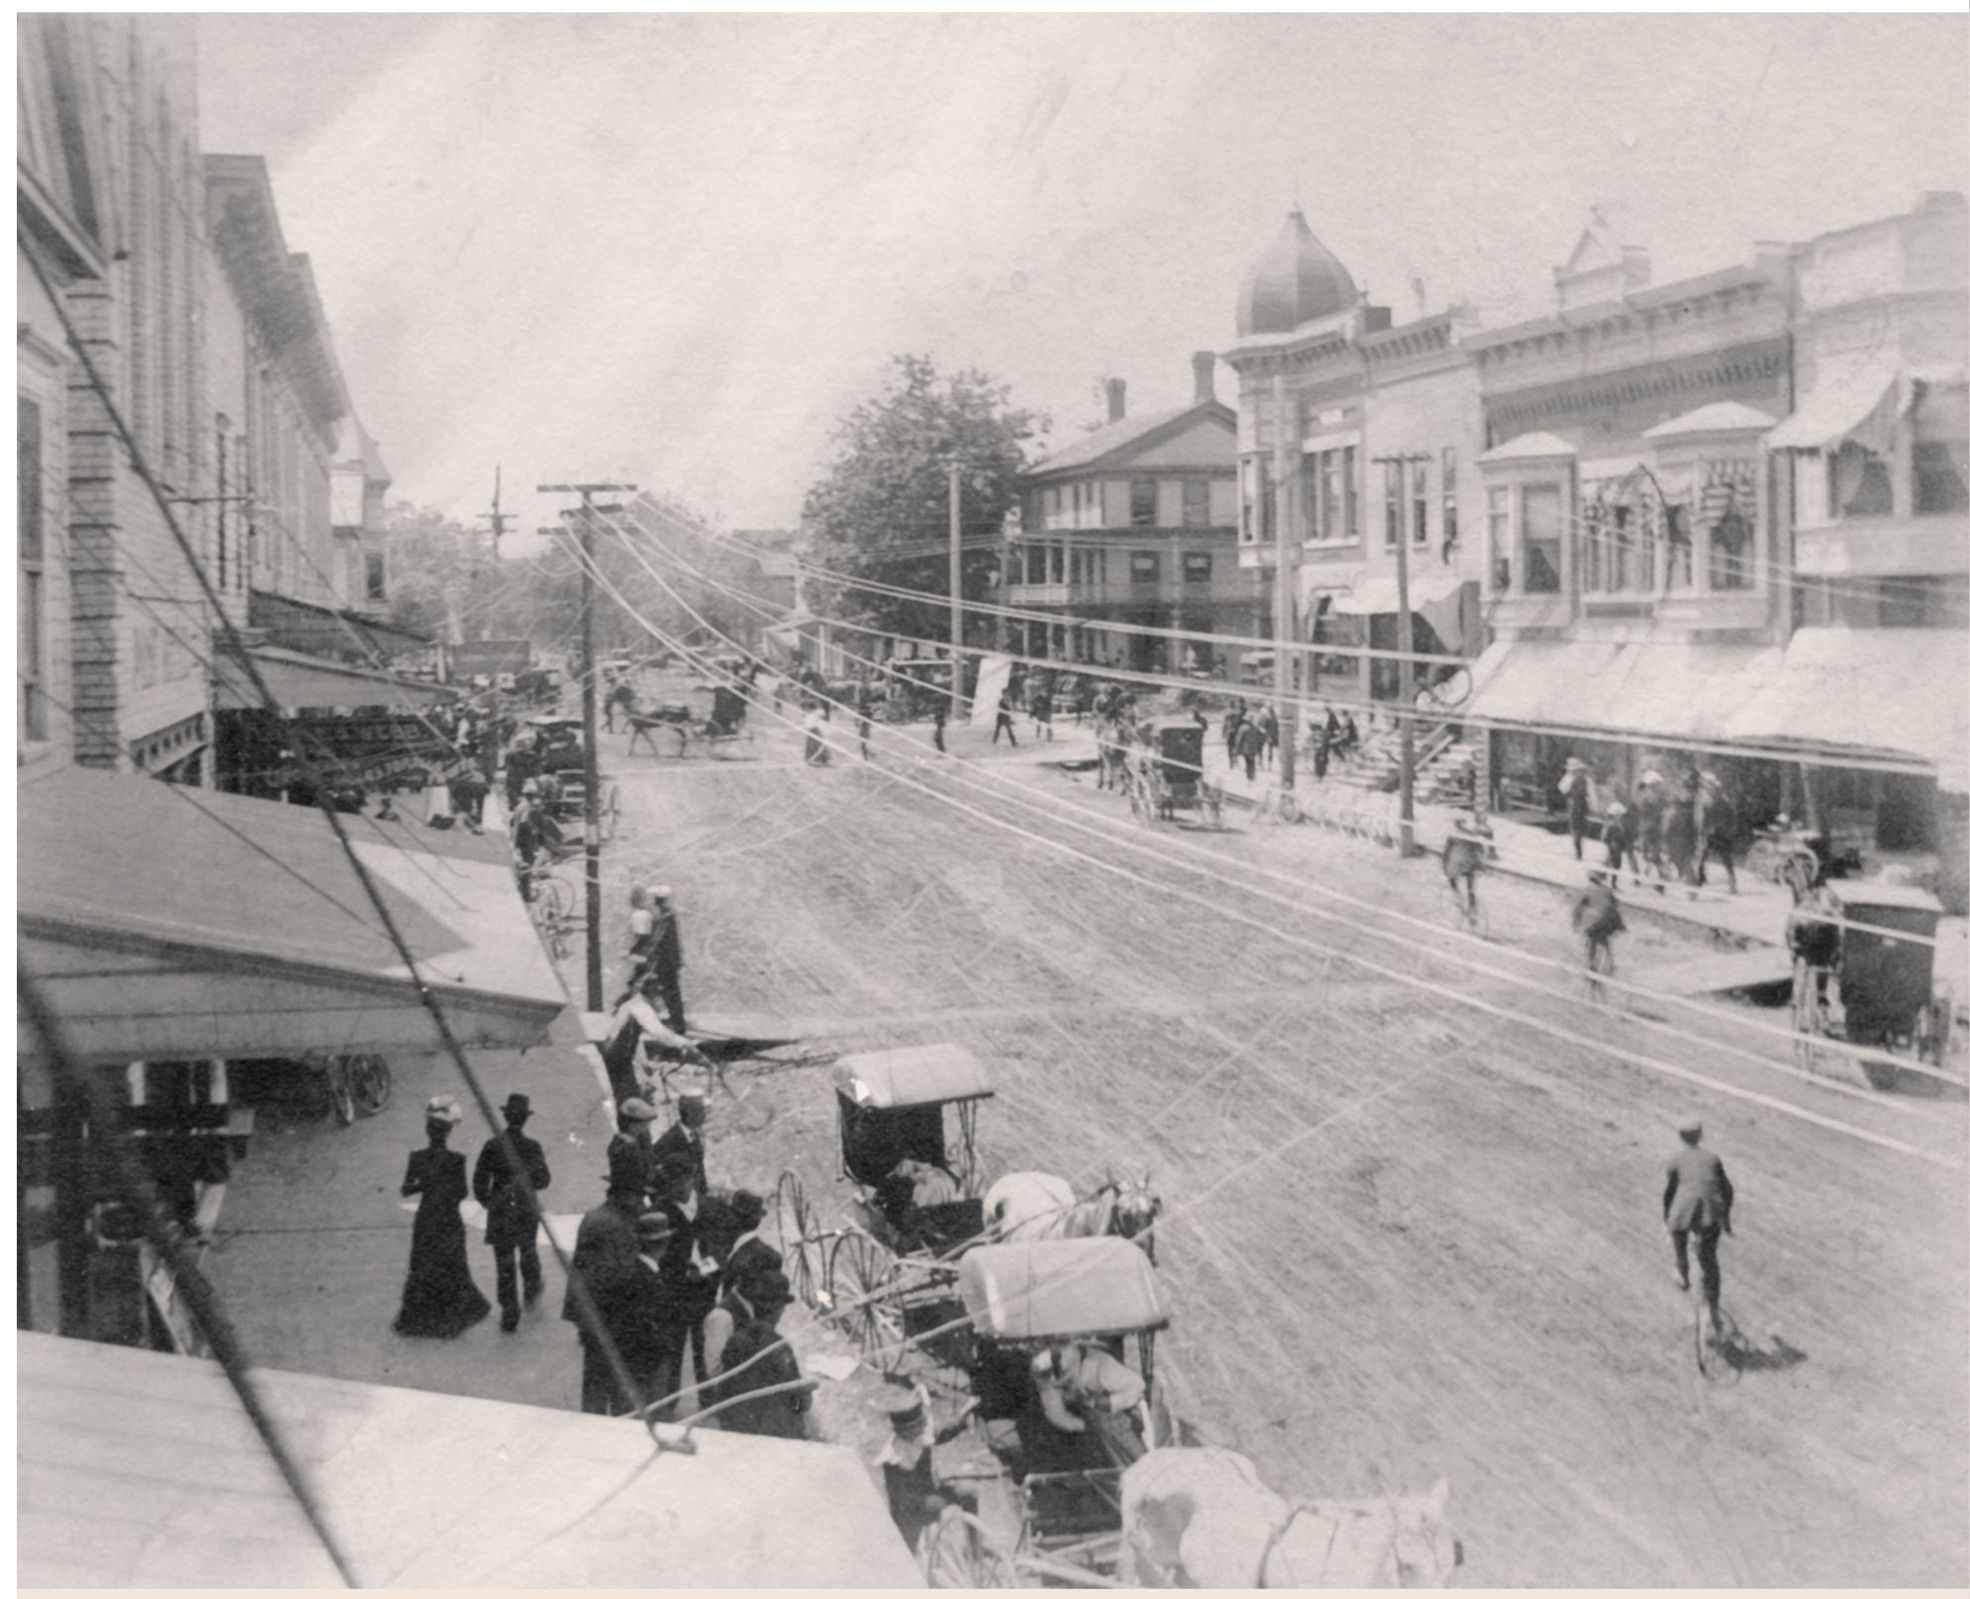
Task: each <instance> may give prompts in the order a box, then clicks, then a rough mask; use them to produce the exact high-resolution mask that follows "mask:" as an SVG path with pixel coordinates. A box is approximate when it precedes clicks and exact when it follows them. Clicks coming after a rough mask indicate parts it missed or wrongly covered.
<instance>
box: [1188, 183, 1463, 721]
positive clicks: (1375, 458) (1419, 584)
mask: <svg viewBox="0 0 1970 1599" xmlns="http://www.w3.org/2000/svg"><path fill="white" fill-rule="evenodd" d="M1417 289H1418V296H1419V301H1420V289H1421V286H1420V285H1418V286H1417ZM1467 323H1468V319H1467V317H1466V315H1465V313H1464V312H1463V311H1462V310H1461V309H1460V308H1457V307H1450V308H1447V309H1444V310H1441V311H1437V312H1434V313H1431V312H1429V311H1428V309H1427V307H1426V306H1424V305H1423V304H1421V303H1419V304H1418V307H1417V315H1416V317H1415V318H1414V319H1413V320H1411V321H1408V322H1404V323H1401V324H1397V323H1396V321H1395V318H1394V316H1393V314H1392V313H1391V311H1390V310H1389V308H1388V307H1386V306H1380V305H1376V304H1374V303H1373V302H1372V301H1371V300H1370V299H1369V297H1368V295H1367V294H1366V292H1364V291H1363V290H1362V289H1361V288H1360V287H1359V286H1358V285H1357V283H1356V281H1355V278H1354V275H1353V274H1352V273H1351V272H1350V271H1349V270H1348V268H1347V266H1346V265H1345V264H1344V263H1343V262H1342V260H1341V259H1340V257H1339V256H1337V255H1336V254H1335V253H1334V252H1333V251H1332V250H1330V249H1329V248H1328V247H1327V246H1326V245H1325V244H1323V243H1322V242H1321V241H1320V240H1319V239H1318V238H1316V237H1315V236H1314V232H1313V229H1312V228H1311V227H1309V226H1308V225H1307V220H1306V217H1305V215H1304V214H1303V213H1302V212H1301V211H1300V210H1299V208H1298V207H1297V206H1296V207H1294V208H1293V209H1292V210H1291V211H1289V212H1288V213H1287V216H1286V221H1285V224H1284V226H1282V227H1281V228H1280V230H1279V232H1278V233H1277V234H1276V235H1275V236H1274V238H1273V239H1272V241H1271V243H1269V244H1268V245H1267V246H1266V247H1265V249H1264V250H1263V251H1261V252H1260V254H1259V255H1258V257H1257V258H1256V259H1255V260H1254V261H1253V263H1252V265H1251V268H1250V269H1249V270H1248V271H1247V273H1246V275H1245V279H1244V282H1243V283H1242V284H1241V285H1240V287H1239V291H1238V306H1237V328H1238V341H1237V343H1236V344H1234V345H1233V346H1232V347H1231V349H1229V350H1227V351H1225V352H1224V358H1225V360H1226V362H1227V363H1228V364H1229V365H1230V366H1231V368H1232V370H1233V371H1235V372H1236V373H1237V374H1238V458H1239V529H1238V534H1239V558H1240V561H1241V563H1242V564H1243V565H1245V566H1246V567H1248V568H1251V569H1254V570H1256V571H1257V572H1259V573H1260V574H1261V581H1262V583H1263V584H1264V585H1265V587H1266V594H1267V604H1266V605H1265V607H1264V613H1265V618H1266V626H1267V629H1268V632H1269V631H1270V629H1271V627H1272V625H1273V623H1272V619H1273V614H1274V613H1273V605H1272V601H1271V594H1272V592H1273V590H1272V584H1273V582H1274V581H1275V576H1274V574H1275V572H1276V569H1277V567H1278V564H1279V550H1280V543H1279V534H1280V532H1281V530H1282V523H1283V526H1284V530H1285V532H1286V533H1287V540H1286V546H1287V548H1288V549H1289V550H1290V552H1291V554H1290V557H1289V564H1290V565H1291V567H1292V571H1291V572H1290V573H1289V574H1288V577H1287V582H1288V583H1289V584H1290V585H1291V588H1292V602H1293V623H1292V631H1293V634H1294V636H1295V637H1296V638H1299V639H1301V640H1312V641H1319V642H1331V643H1334V644H1336V645H1337V646H1343V647H1352V652H1351V653H1335V654H1333V655H1322V656H1320V657H1318V659H1317V666H1315V667H1313V668H1309V669H1307V670H1306V671H1305V673H1304V675H1303V677H1302V680H1301V685H1300V686H1301V687H1302V689H1305V690H1309V691H1313V692H1319V693H1322V694H1326V693H1329V692H1331V693H1332V695H1333V696H1334V697H1335V698H1336V699H1342V700H1345V699H1369V700H1386V699H1391V698H1393V697H1394V696H1395V694H1396V692H1397V687H1398V683H1397V673H1396V663H1395V661H1394V659H1393V658H1390V657H1380V658H1374V657H1364V655H1363V654H1362V653H1361V652H1362V651H1363V650H1364V649H1375V650H1394V649H1395V648H1396V644H1397V638H1396V629H1397V619H1396V608H1397V607H1396V570H1395V568H1396V558H1397V554H1398V551H1402V552H1404V553H1406V554H1407V555H1408V556H1409V565H1410V587H1411V604H1412V607H1413V609H1414V612H1415V628H1414V647H1415V648H1416V649H1417V650H1419V651H1425V652H1429V653H1433V654H1443V655H1448V656H1461V655H1465V654H1469V653H1474V652H1475V650H1476V649H1477V648H1478V647H1479V646H1480V645H1481V643H1482V641H1481V639H1480V638H1479V637H1478V631H1479V628H1478V617H1477V591H1476V579H1477V576H1478V572H1477V568H1476V565H1475V562H1471V563H1469V564H1468V569H1467V562H1466V557H1465V549H1464V543H1463V541H1462V540H1461V539H1460V537H1459V526H1458V511H1457V472H1458V467H1459V464H1460V463H1465V464H1468V462H1469V461H1470V460H1471V458H1472V457H1473V456H1474V455H1475V454H1476V453H1477V448H1478V441H1479V439H1480V437H1481V435H1480V432H1479V428H1480V420H1481V418H1480V412H1479V408H1478V403H1477V386H1476V382H1475V378H1474V376H1473V374H1472V372H1471V369H1470V363H1469V362H1468V360H1467V359H1466V358H1465V356H1464V353H1463V350H1462V348H1461V345H1460V342H1459V338H1460V334H1461V333H1462V332H1463V330H1464V329H1465V328H1466V326H1467ZM1382 458H1388V459H1382ZM1396 458H1400V459H1396ZM1369 660H1372V663H1373V664H1372V665H1370V664H1366V662H1367V661H1369ZM1419 677H1420V674H1419Z"/></svg>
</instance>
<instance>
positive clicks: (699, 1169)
mask: <svg viewBox="0 0 1970 1599" xmlns="http://www.w3.org/2000/svg"><path fill="white" fill-rule="evenodd" d="M704 1128H705V1091H704V1090H703V1089H702V1088H699V1087H697V1086H696V1085H693V1086H691V1087H688V1088H681V1089H679V1090H678V1092H677V1120H676V1121H674V1122H672V1123H671V1124H670V1125H669V1126H668V1127H666V1128H665V1129H664V1134H663V1137H661V1138H659V1139H658V1140H657V1145H656V1161H657V1164H658V1165H659V1166H670V1165H689V1167H690V1168H691V1173H692V1175H693V1177H694V1178H695V1179H696V1181H697V1185H698V1192H699V1193H701V1194H703V1193H709V1192H710V1191H711V1183H710V1181H709V1180H708V1179H707V1178H706V1176H705V1133H704Z"/></svg>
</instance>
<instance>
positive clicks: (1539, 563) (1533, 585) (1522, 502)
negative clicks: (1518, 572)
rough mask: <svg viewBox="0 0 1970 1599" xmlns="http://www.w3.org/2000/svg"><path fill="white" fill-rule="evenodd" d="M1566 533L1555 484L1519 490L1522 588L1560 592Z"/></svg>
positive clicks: (1533, 592) (1533, 591)
mask: <svg viewBox="0 0 1970 1599" xmlns="http://www.w3.org/2000/svg"><path fill="white" fill-rule="evenodd" d="M1564 533H1565V523H1564V520H1563V518H1562V515H1561V495H1560V486H1559V484H1557V483H1528V484H1526V485H1525V486H1524V487H1523V488H1522V489H1520V490H1519V543H1520V546H1521V548H1522V549H1523V551H1524V563H1525V565H1524V570H1525V581H1524V584H1523V587H1524V590H1525V592H1526V593H1528V594H1557V593H1559V592H1560V541H1561V539H1562V537H1563V536H1564Z"/></svg>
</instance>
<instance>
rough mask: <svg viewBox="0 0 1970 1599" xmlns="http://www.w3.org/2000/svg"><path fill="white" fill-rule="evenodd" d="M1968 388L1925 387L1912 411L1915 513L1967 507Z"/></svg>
mask: <svg viewBox="0 0 1970 1599" xmlns="http://www.w3.org/2000/svg"><path fill="white" fill-rule="evenodd" d="M1966 398H1970V389H1966V388H1964V387H1961V386H1959V387H1956V388H1952V389H1933V388H1927V389H1925V391H1924V393H1923V395H1922V399H1921V403H1920V404H1919V405H1918V406H1917V407H1916V412H1915V440H1914V450H1913V452H1912V453H1913V456H1914V465H1915V514H1916V515H1917V516H1941V515H1945V514H1947V513H1948V512H1951V511H1961V510H1963V509H1965V508H1966V507H1970V493H1966V491H1965V483H1966V481H1967V480H1970V467H1967V466H1966V459H1965V457H1966V454H1970V415H1967V414H1966V412H1970V406H1966Z"/></svg>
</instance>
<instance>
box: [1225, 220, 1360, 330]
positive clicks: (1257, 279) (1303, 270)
mask: <svg viewBox="0 0 1970 1599" xmlns="http://www.w3.org/2000/svg"><path fill="white" fill-rule="evenodd" d="M1358 299H1360V295H1359V293H1358V292H1357V291H1356V289H1355V286H1354V279H1353V278H1351V277H1349V276H1348V269H1347V268H1346V267H1344V266H1342V265H1341V263H1340V261H1339V260H1338V259H1337V258H1336V257H1335V255H1334V253H1333V252H1332V251H1331V250H1329V249H1328V248H1327V246H1326V245H1324V244H1322V243H1321V242H1320V241H1319V240H1318V239H1316V238H1315V237H1314V236H1313V230H1312V229H1311V228H1309V227H1308V226H1307V225H1306V218H1305V217H1304V216H1303V215H1301V213H1300V209H1299V207H1298V206H1295V207H1294V208H1293V210H1292V211H1291V212H1290V213H1289V214H1288V215H1287V218H1286V226H1285V227H1283V228H1281V229H1280V230H1279V237H1278V238H1276V239H1274V240H1273V241H1272V243H1271V244H1269V245H1267V246H1266V249H1265V253H1264V254H1263V255H1261V256H1260V257H1259V258H1258V260H1257V261H1255V262H1254V263H1253V264H1252V270H1251V271H1250V272H1248V273H1246V275H1245V284H1244V287H1243V288H1241V289H1240V290H1239V291H1238V336H1239V337H1240V338H1241V339H1242V338H1246V337H1248V336H1250V335H1251V334H1254V333H1290V332H1292V331H1293V329H1294V328H1296V327H1298V326H1299V325H1300V324H1301V323H1302V322H1312V321H1314V320H1316V319H1317V318H1320V317H1324V316H1333V315H1334V314H1335V313H1336V312H1338V311H1346V310H1350V309H1352V308H1353V306H1354V304H1355V302H1356V301H1357V300H1358Z"/></svg>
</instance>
